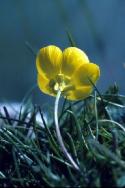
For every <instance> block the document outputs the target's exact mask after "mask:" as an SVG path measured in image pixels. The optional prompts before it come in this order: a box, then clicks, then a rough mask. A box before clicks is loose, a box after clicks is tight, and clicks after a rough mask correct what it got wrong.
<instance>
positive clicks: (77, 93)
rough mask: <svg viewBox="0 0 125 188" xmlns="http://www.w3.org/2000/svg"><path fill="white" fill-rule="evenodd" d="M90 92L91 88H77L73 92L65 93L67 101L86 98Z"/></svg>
mask: <svg viewBox="0 0 125 188" xmlns="http://www.w3.org/2000/svg"><path fill="white" fill-rule="evenodd" d="M91 92H92V87H91V86H83V87H78V88H76V89H75V90H72V91H69V92H68V93H67V96H66V97H67V99H69V100H81V99H85V98H87V97H88V96H89V95H90V94H91Z"/></svg>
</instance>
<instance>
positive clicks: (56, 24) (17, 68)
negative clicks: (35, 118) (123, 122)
mask: <svg viewBox="0 0 125 188" xmlns="http://www.w3.org/2000/svg"><path fill="white" fill-rule="evenodd" d="M124 18H125V1H124V0H120V1H119V0H104V1H100V0H94V1H92V0H69V1H68V0H0V102H3V101H8V102H15V101H16V102H21V101H22V99H23V97H24V96H25V95H26V93H27V92H29V91H30V90H32V88H34V89H33V90H32V98H33V101H34V103H37V102H38V101H40V102H45V101H49V100H51V99H50V98H51V97H49V96H45V95H44V94H43V93H41V92H40V90H39V89H38V88H37V87H35V85H36V76H37V74H36V66H35V56H34V54H33V53H32V52H31V51H30V49H29V46H32V48H33V49H34V51H35V52H37V51H38V50H39V48H41V47H43V46H46V45H49V44H54V45H57V46H59V47H61V48H62V49H64V48H66V47H68V46H69V45H70V43H69V40H68V36H67V32H68V33H70V34H71V35H72V38H73V40H74V41H75V43H76V45H77V47H79V48H81V49H82V50H84V51H85V52H86V53H87V55H88V56H89V58H90V60H91V61H92V62H95V63H96V64H98V65H100V67H101V78H100V80H99V82H98V84H97V87H98V89H99V90H100V91H101V92H104V91H105V90H106V89H107V88H108V87H109V86H110V85H112V84H114V83H115V82H116V83H117V84H118V86H119V87H120V93H121V94H125V84H124V80H125V19H124Z"/></svg>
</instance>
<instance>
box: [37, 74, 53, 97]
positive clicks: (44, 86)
mask: <svg viewBox="0 0 125 188" xmlns="http://www.w3.org/2000/svg"><path fill="white" fill-rule="evenodd" d="M37 83H38V86H39V88H40V90H41V91H42V92H43V93H45V94H48V95H52V96H54V94H53V92H52V91H51V89H50V87H49V83H50V81H49V80H48V79H47V78H46V77H45V76H44V74H38V75H37Z"/></svg>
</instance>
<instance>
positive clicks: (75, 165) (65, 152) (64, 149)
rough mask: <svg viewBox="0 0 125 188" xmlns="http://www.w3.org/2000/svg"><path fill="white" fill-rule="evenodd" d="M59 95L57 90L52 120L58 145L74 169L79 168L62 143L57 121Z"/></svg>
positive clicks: (59, 92)
mask: <svg viewBox="0 0 125 188" xmlns="http://www.w3.org/2000/svg"><path fill="white" fill-rule="evenodd" d="M60 96H61V91H60V90H59V91H58V93H57V96H56V100H55V108H54V120H55V126H56V134H57V139H58V142H59V145H60V147H61V149H62V152H63V153H64V155H65V157H66V158H67V159H68V160H69V161H70V163H71V164H72V166H73V167H74V168H75V169H76V170H80V169H79V167H78V165H77V164H76V163H75V161H74V160H73V158H72V157H71V155H70V154H69V153H68V151H67V149H66V147H65V145H64V143H63V139H62V136H61V133H60V129H59V121H58V106H59V99H60Z"/></svg>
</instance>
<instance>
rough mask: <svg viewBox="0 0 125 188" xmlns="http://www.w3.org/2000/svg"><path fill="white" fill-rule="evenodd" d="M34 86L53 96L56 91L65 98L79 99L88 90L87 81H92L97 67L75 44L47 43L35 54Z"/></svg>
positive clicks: (97, 74)
mask: <svg viewBox="0 0 125 188" xmlns="http://www.w3.org/2000/svg"><path fill="white" fill-rule="evenodd" d="M36 66H37V71H38V86H39V88H40V90H41V91H42V92H44V93H46V94H48V95H52V96H56V94H57V92H58V90H60V91H61V92H62V95H63V96H64V97H67V99H69V100H80V99H84V98H86V97H88V96H89V95H90V94H91V92H92V89H93V87H92V84H91V82H90V80H91V81H92V82H93V83H94V84H96V81H97V80H98V78H99V76H100V69H99V67H98V66H97V65H96V64H94V63H90V61H89V59H88V57H87V55H86V54H85V53H84V52H83V51H82V50H80V49H78V48H76V47H69V48H66V49H65V50H64V51H63V52H62V51H61V49H60V48H58V47H56V46H54V45H50V46H47V47H44V48H41V49H40V50H39V52H38V54H37V58H36Z"/></svg>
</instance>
